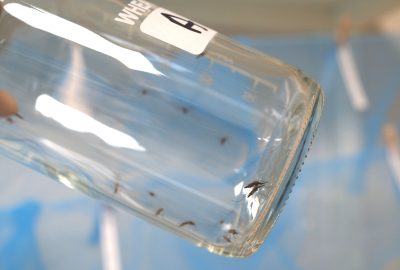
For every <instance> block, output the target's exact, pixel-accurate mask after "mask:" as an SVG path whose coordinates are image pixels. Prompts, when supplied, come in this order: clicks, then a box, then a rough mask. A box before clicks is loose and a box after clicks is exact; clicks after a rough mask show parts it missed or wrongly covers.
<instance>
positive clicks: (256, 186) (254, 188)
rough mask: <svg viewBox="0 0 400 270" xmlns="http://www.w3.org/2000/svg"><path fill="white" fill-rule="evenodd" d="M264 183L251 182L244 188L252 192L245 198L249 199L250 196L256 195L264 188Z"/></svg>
mask: <svg viewBox="0 0 400 270" xmlns="http://www.w3.org/2000/svg"><path fill="white" fill-rule="evenodd" d="M265 184H266V183H265V182H260V181H253V182H251V183H250V184H248V185H247V186H245V187H244V188H251V189H252V190H251V191H250V193H249V194H248V195H247V198H249V197H250V196H251V195H253V194H254V193H256V192H257V191H258V190H259V189H260V188H261V187H263V186H265Z"/></svg>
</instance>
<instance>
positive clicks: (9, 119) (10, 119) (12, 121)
mask: <svg viewBox="0 0 400 270" xmlns="http://www.w3.org/2000/svg"><path fill="white" fill-rule="evenodd" d="M6 119H7V122H8V123H10V124H12V123H14V120H12V118H11V117H7V118H6Z"/></svg>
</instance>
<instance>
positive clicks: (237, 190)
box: [234, 181, 244, 197]
mask: <svg viewBox="0 0 400 270" xmlns="http://www.w3.org/2000/svg"><path fill="white" fill-rule="evenodd" d="M243 185H244V182H243V181H241V182H240V183H238V184H237V185H236V186H235V189H234V192H235V196H236V197H237V196H239V195H240V194H241V193H242V190H243Z"/></svg>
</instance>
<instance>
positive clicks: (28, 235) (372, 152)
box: [0, 35, 400, 270]
mask: <svg viewBox="0 0 400 270" xmlns="http://www.w3.org/2000/svg"><path fill="white" fill-rule="evenodd" d="M239 41H241V42H242V43H245V44H246V45H249V46H252V47H254V48H256V49H258V50H261V51H264V52H266V53H268V54H270V55H273V56H275V57H277V58H280V59H283V60H284V61H285V62H287V63H290V64H293V65H294V66H297V67H299V68H301V69H303V70H304V71H305V72H306V73H307V74H309V75H310V76H311V77H313V78H315V79H316V80H317V81H319V82H320V83H321V85H322V87H323V88H324V90H325V94H326V108H325V113H324V115H323V119H322V120H321V125H320V129H319V132H318V135H317V137H316V139H315V142H314V145H313V147H312V149H311V152H310V154H309V158H308V159H307V160H306V164H305V166H304V168H303V171H302V173H301V175H300V179H299V180H298V182H297V184H296V186H295V188H294V189H293V193H292V194H291V197H290V199H289V201H288V203H287V205H286V207H285V209H284V211H283V213H282V215H281V217H280V219H279V220H278V222H277V224H276V226H275V228H274V229H273V231H272V233H271V234H270V236H269V238H268V239H267V240H266V242H265V244H264V245H263V246H262V248H261V249H260V250H259V251H258V252H257V253H256V254H255V255H254V256H252V257H249V258H247V259H230V258H224V257H218V256H216V255H212V254H209V253H207V252H206V251H204V250H202V249H199V248H196V247H194V246H192V245H191V244H190V243H188V242H186V241H184V240H182V239H179V238H177V237H176V236H173V235H171V234H169V233H168V232H165V231H163V230H160V229H158V228H156V227H154V226H152V225H149V224H147V223H145V222H143V221H141V220H139V219H137V218H135V217H132V216H129V215H127V214H125V213H122V212H119V211H118V212H117V220H118V229H119V236H120V237H119V242H120V249H121V256H122V257H121V258H122V265H123V269H199V270H200V269H284V270H286V269H287V270H292V269H295V270H297V269H335V270H336V269H342V270H343V269H363V270H366V269H388V270H392V269H400V233H399V230H400V192H399V189H397V186H396V181H399V179H395V175H394V174H393V173H392V169H391V167H390V166H389V162H388V159H387V156H388V155H387V151H388V150H387V146H386V145H385V143H384V141H383V139H382V128H383V126H384V124H385V123H386V122H387V121H388V119H389V115H390V117H391V119H390V120H391V122H392V123H393V124H394V125H395V126H396V127H397V128H400V115H396V113H394V114H393V110H394V111H395V104H396V102H397V104H398V102H399V99H400V36H392V37H386V36H377V35H374V36H359V37H355V38H353V39H352V40H351V43H350V46H351V48H352V51H353V52H354V57H355V62H356V64H357V67H358V69H359V73H360V76H361V79H362V81H363V84H364V86H365V91H366V95H367V97H368V99H369V102H370V107H369V109H368V110H366V111H365V112H360V111H357V110H355V109H354V108H353V106H352V104H351V102H350V100H349V96H348V94H347V92H346V90H345V84H344V82H343V78H342V77H341V75H340V70H339V65H338V61H337V57H336V56H337V46H336V44H335V42H334V40H333V39H331V38H329V37H324V36H305V37H300V36H299V37H291V38H258V39H249V38H239ZM0 76H1V74H0ZM393 115H394V116H393ZM398 150H399V149H398ZM0 172H1V176H2V180H1V187H2V188H1V189H0V269H1V270H3V269H5V270H9V269H13V270H14V269H102V258H101V252H100V251H101V240H100V239H99V238H101V236H100V234H101V230H102V224H100V223H101V206H100V205H98V204H97V202H95V201H94V200H92V199H90V198H86V197H84V196H83V195H80V194H79V193H77V192H75V191H72V190H68V189H66V188H64V187H63V186H61V185H59V184H57V183H54V182H52V181H49V180H48V179H46V178H45V177H42V176H40V175H38V174H36V173H34V172H31V171H29V170H27V169H25V168H22V167H21V166H20V165H17V164H15V163H13V162H12V161H9V160H6V159H4V158H0Z"/></svg>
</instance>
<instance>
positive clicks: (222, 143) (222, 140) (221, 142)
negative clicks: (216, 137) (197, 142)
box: [219, 136, 229, 145]
mask: <svg viewBox="0 0 400 270" xmlns="http://www.w3.org/2000/svg"><path fill="white" fill-rule="evenodd" d="M228 138H229V137H227V136H226V137H222V138H221V140H220V141H219V143H220V144H221V145H224V144H225V143H226V142H227V141H228Z"/></svg>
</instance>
